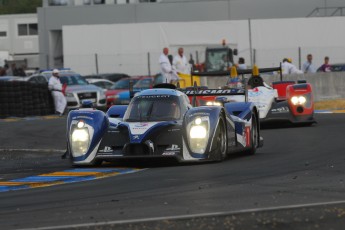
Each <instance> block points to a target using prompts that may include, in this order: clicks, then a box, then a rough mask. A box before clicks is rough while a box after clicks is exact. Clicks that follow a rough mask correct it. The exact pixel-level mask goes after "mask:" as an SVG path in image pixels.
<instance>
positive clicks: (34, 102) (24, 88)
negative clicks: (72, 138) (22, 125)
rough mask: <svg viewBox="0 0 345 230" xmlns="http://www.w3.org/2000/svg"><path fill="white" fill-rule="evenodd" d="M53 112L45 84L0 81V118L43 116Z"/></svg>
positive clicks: (49, 94) (52, 104) (51, 101)
mask: <svg viewBox="0 0 345 230" xmlns="http://www.w3.org/2000/svg"><path fill="white" fill-rule="evenodd" d="M54 112H55V111H54V102H53V98H52V96H51V93H50V91H49V90H48V85H47V84H37V83H31V82H25V81H0V118H6V117H26V116H43V115H49V114H53V113H54Z"/></svg>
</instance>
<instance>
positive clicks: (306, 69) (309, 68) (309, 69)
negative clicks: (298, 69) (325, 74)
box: [302, 54, 316, 73]
mask: <svg viewBox="0 0 345 230" xmlns="http://www.w3.org/2000/svg"><path fill="white" fill-rule="evenodd" d="M312 61H313V55H311V54H308V55H307V61H306V62H304V63H303V65H302V71H303V73H316V68H315V66H314V65H313V63H312Z"/></svg>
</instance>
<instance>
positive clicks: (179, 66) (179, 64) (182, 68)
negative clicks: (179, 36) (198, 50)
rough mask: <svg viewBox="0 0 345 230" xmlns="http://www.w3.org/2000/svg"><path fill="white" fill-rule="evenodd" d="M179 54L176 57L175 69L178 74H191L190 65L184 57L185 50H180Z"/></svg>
mask: <svg viewBox="0 0 345 230" xmlns="http://www.w3.org/2000/svg"><path fill="white" fill-rule="evenodd" d="M177 52H178V54H177V55H175V56H174V59H173V63H172V64H173V67H175V69H176V71H177V73H185V74H190V65H189V63H188V60H187V58H186V56H184V54H183V52H184V50H183V48H182V47H180V48H178V51H177Z"/></svg>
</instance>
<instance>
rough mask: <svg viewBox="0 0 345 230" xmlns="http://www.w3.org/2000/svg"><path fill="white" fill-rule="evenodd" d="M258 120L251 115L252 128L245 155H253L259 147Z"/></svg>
mask: <svg viewBox="0 0 345 230" xmlns="http://www.w3.org/2000/svg"><path fill="white" fill-rule="evenodd" d="M258 127H259V126H258V120H257V117H256V115H255V114H254V113H253V115H252V127H251V129H250V149H249V150H248V151H247V154H249V155H254V154H255V152H256V149H257V148H258V145H259V141H258V140H259V129H258Z"/></svg>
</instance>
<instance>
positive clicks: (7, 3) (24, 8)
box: [0, 0, 42, 15]
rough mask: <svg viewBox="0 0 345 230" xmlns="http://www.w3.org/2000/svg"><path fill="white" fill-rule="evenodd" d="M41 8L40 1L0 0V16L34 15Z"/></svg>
mask: <svg viewBox="0 0 345 230" xmlns="http://www.w3.org/2000/svg"><path fill="white" fill-rule="evenodd" d="M41 6H42V0H0V15H2V14H30V13H36V8H37V7H41Z"/></svg>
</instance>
